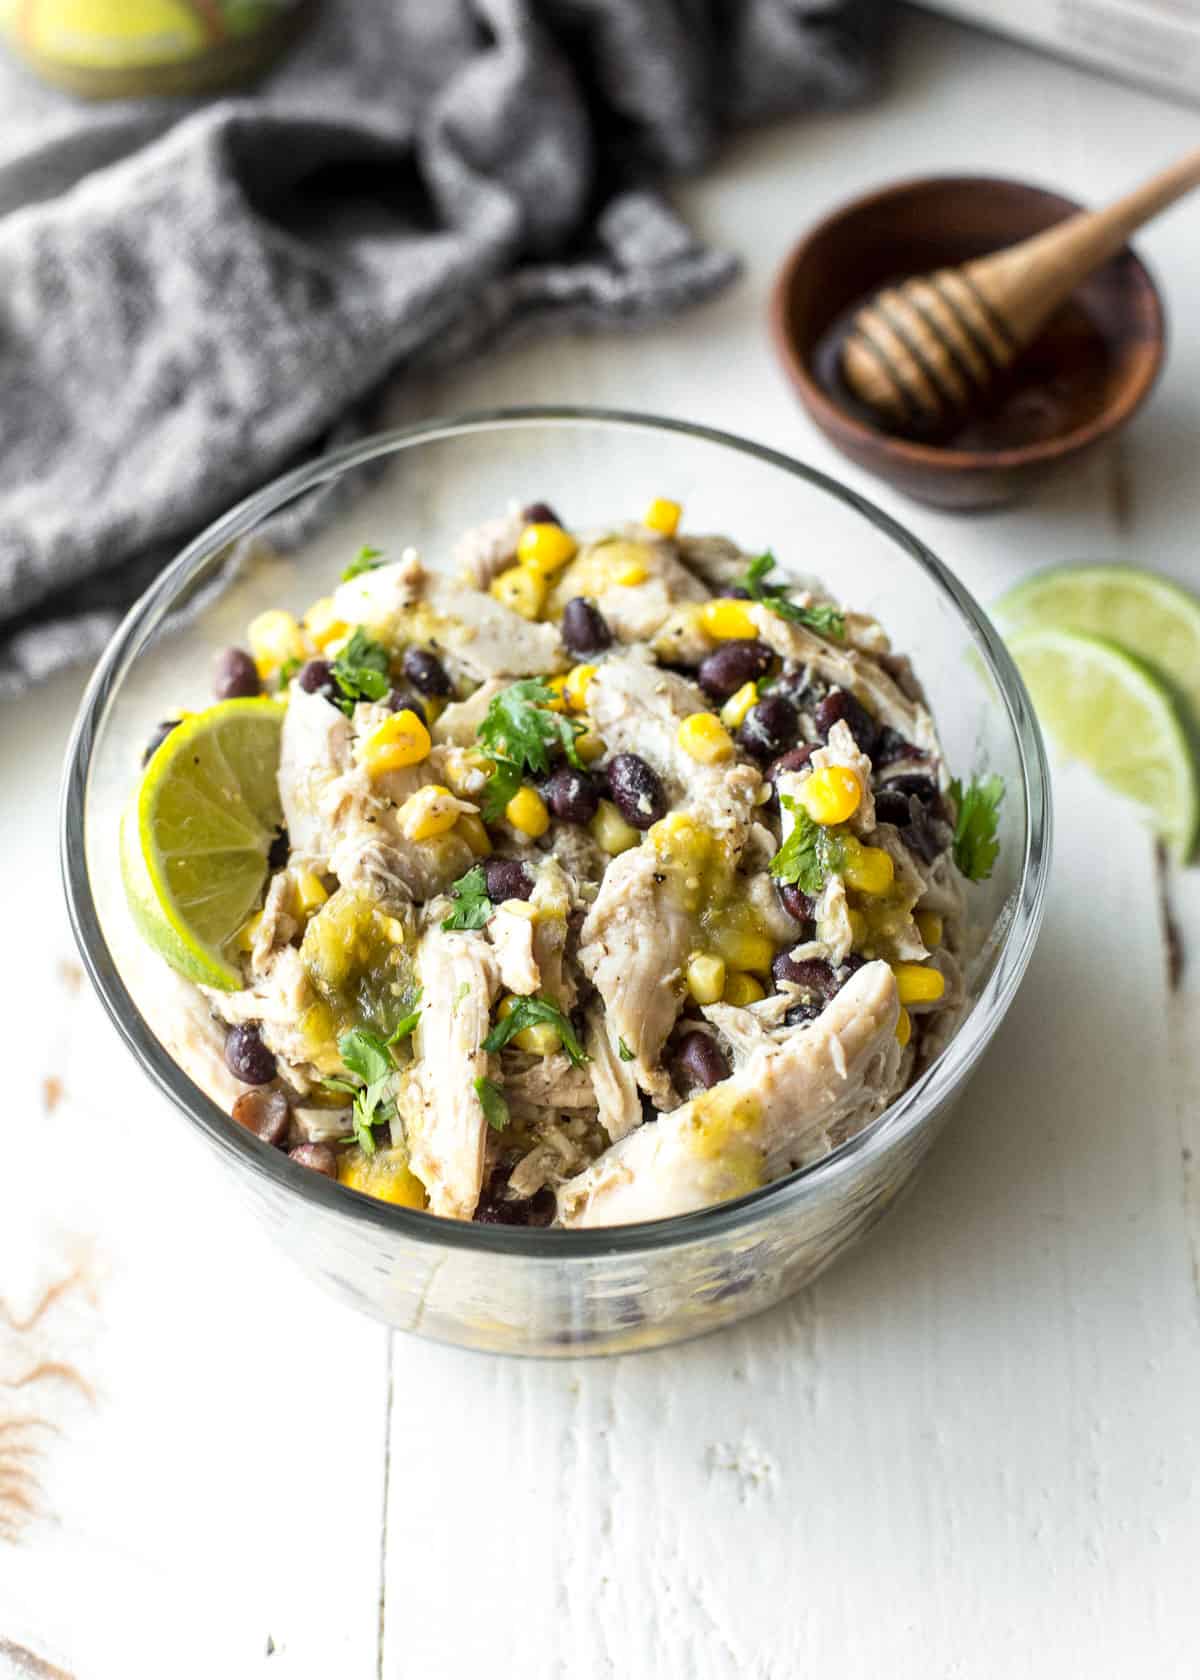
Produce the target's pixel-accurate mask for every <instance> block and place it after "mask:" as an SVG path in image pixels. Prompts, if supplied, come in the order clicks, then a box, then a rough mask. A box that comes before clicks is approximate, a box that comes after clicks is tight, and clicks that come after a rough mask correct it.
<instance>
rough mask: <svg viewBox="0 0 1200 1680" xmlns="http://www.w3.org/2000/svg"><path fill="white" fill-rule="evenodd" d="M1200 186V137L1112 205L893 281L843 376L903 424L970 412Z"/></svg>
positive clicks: (848, 348)
mask: <svg viewBox="0 0 1200 1680" xmlns="http://www.w3.org/2000/svg"><path fill="white" fill-rule="evenodd" d="M1197 185H1200V148H1197V150H1195V151H1193V152H1189V153H1188V154H1187V156H1186V157H1184V158H1181V159H1180V160H1179V162H1178V163H1175V164H1172V165H1171V167H1170V168H1169V169H1164V170H1163V171H1162V173H1161V174H1159V175H1155V176H1153V177H1152V178H1151V179H1150V180H1149V181H1147V182H1145V183H1144V184H1143V185H1142V186H1140V187H1138V188H1137V189H1136V190H1135V191H1133V192H1131V193H1127V194H1126V195H1125V197H1124V198H1119V199H1117V201H1116V203H1115V204H1110V205H1108V206H1107V208H1106V209H1103V210H1081V211H1078V212H1077V213H1076V214H1075V215H1073V216H1068V217H1067V219H1066V220H1065V221H1063V222H1059V223H1058V224H1057V225H1056V226H1054V227H1051V228H1047V229H1046V231H1045V232H1044V233H1039V234H1035V235H1034V236H1033V238H1032V239H1024V240H1022V241H1021V243H1020V244H1019V245H1010V246H1009V247H1008V248H1007V250H1003V251H996V252H994V253H993V254H992V255H990V256H986V257H978V258H976V260H975V261H974V262H968V263H963V264H962V265H961V266H960V267H958V268H942V269H938V270H937V271H936V273H933V274H925V275H920V276H917V277H915V278H913V279H911V280H905V281H904V282H903V283H902V284H900V285H898V286H889V287H885V288H884V290H882V291H880V292H877V293H876V294H875V296H874V297H873V298H872V299H871V301H870V302H869V303H867V304H865V305H864V306H863V308H861V309H860V310H859V311H858V313H857V314H856V315H855V317H854V320H853V322H852V324H851V327H850V331H849V333H848V334H847V336H846V339H845V342H844V344H843V346H842V360H841V365H842V377H843V378H844V379H845V381H846V383H847V385H848V386H849V387H850V389H851V390H852V391H853V392H854V394H855V395H856V396H857V397H859V398H860V399H861V401H863V402H864V403H866V405H867V407H868V408H870V409H872V410H873V412H874V413H875V414H876V415H877V416H878V417H879V418H880V419H881V420H882V421H883V422H884V423H885V424H886V425H887V426H888V427H889V429H891V430H893V431H902V432H928V431H931V430H935V429H938V428H942V427H945V426H946V425H947V424H948V423H950V422H952V421H956V420H959V419H961V418H962V417H963V416H964V415H965V414H966V413H967V411H968V410H969V409H971V408H973V407H975V406H977V405H979V404H980V403H981V402H982V400H983V399H984V397H985V395H986V394H987V392H988V390H989V389H990V387H991V386H992V384H993V383H994V381H995V380H996V379H997V377H998V376H999V375H1000V374H1002V373H1005V372H1007V370H1008V369H1009V368H1010V367H1011V366H1012V364H1013V362H1014V361H1015V359H1016V358H1017V357H1018V356H1019V355H1020V354H1021V352H1022V351H1023V350H1024V349H1025V348H1026V346H1027V345H1029V344H1030V343H1032V341H1033V340H1034V339H1035V338H1036V337H1037V335H1038V333H1039V332H1040V331H1041V330H1042V327H1043V326H1044V325H1045V324H1046V322H1047V320H1049V318H1050V316H1051V315H1052V314H1053V313H1054V311H1055V310H1056V309H1057V308H1058V306H1059V305H1060V304H1061V303H1063V302H1064V301H1065V300H1066V298H1067V297H1068V296H1069V295H1070V293H1071V292H1072V291H1074V289H1075V287H1076V286H1077V285H1078V284H1079V282H1080V281H1081V280H1082V279H1083V278H1084V277H1085V276H1086V275H1088V274H1090V273H1091V271H1092V270H1093V269H1095V268H1099V267H1100V265H1101V264H1102V263H1106V262H1107V261H1108V260H1109V258H1110V257H1112V256H1114V255H1115V254H1116V253H1117V252H1118V251H1119V250H1120V249H1121V247H1122V245H1124V243H1125V241H1126V240H1127V239H1128V237H1129V235H1130V234H1131V233H1132V232H1133V231H1134V229H1135V228H1139V227H1141V226H1142V224H1143V223H1144V222H1148V221H1149V220H1150V218H1151V217H1152V216H1156V215H1157V214H1158V212H1159V211H1160V210H1164V209H1165V208H1166V207H1167V205H1168V204H1173V203H1174V201H1175V200H1176V199H1177V198H1181V197H1182V196H1183V194H1184V193H1187V192H1190V191H1191V190H1192V188H1193V187H1195V186H1197Z"/></svg>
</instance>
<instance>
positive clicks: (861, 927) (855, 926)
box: [846, 910, 867, 950]
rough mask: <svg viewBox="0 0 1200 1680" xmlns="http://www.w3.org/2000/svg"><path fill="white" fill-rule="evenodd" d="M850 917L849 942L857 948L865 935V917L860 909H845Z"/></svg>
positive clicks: (864, 938)
mask: <svg viewBox="0 0 1200 1680" xmlns="http://www.w3.org/2000/svg"><path fill="white" fill-rule="evenodd" d="M846 915H847V916H848V917H849V919H850V942H851V944H852V945H853V946H854V947H855V949H856V950H857V949H858V947H859V946H860V945H862V944H863V943H864V941H865V940H866V937H867V918H866V917H865V916H864V915H863V913H862V911H861V910H847V911H846Z"/></svg>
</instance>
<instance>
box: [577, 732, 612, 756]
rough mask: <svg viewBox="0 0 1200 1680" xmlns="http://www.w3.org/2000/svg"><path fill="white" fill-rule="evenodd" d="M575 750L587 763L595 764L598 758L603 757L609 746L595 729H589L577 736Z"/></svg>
mask: <svg viewBox="0 0 1200 1680" xmlns="http://www.w3.org/2000/svg"><path fill="white" fill-rule="evenodd" d="M575 751H576V752H577V753H578V754H579V756H580V758H581V759H582V760H583V762H584V763H585V764H594V763H595V762H596V760H597V759H598V758H603V757H604V755H605V753H606V752H607V751H608V748H607V747H606V746H605V744H604V742H603V740H602V739H601V738H600V736H599V735H597V734H596V731H595V730H594V729H588V730H586V731H585V732H584V734H582V735H577V736H576V738H575Z"/></svg>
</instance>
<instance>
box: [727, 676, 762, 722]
mask: <svg viewBox="0 0 1200 1680" xmlns="http://www.w3.org/2000/svg"><path fill="white" fill-rule="evenodd" d="M757 700H758V684H757V683H756V682H748V683H743V684H742V686H741V688H739V689H738V691H737V693H736V694H731V695H730V696H729V699H728V700H726V702H725V704H724V705H723V706H722V707H721V722H722V723H723V724H724V725H725V727H726V729H737V728H738V727H739V726H740V725H741V724H743V723H744V722H745V721H746V713H747V712H748V711H749V710H750V708H751V706H753V705H754V704H755V703H756V701H757Z"/></svg>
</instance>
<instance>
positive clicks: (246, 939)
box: [234, 910, 263, 951]
mask: <svg viewBox="0 0 1200 1680" xmlns="http://www.w3.org/2000/svg"><path fill="white" fill-rule="evenodd" d="M262 919H263V913H262V911H261V910H256V911H255V912H254V914H253V916H251V917H250V919H249V921H245V922H243V923H242V925H241V927H240V928H239V929H238V934H237V939H236V940H235V941H234V943H235V944H236V946H237V948H238V950H239V951H252V950H253V949H254V940H255V936H256V935H257V933H258V930H259V928H260V927H261V926H262Z"/></svg>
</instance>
